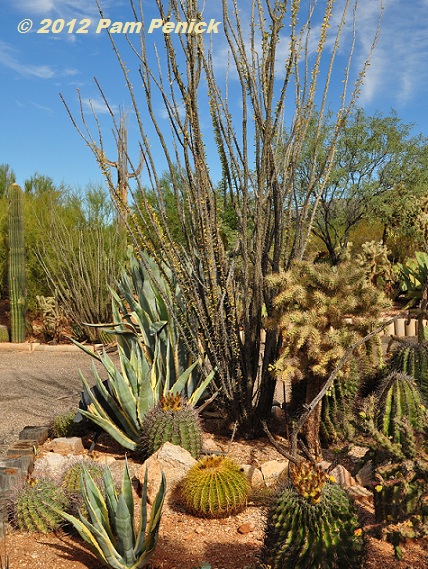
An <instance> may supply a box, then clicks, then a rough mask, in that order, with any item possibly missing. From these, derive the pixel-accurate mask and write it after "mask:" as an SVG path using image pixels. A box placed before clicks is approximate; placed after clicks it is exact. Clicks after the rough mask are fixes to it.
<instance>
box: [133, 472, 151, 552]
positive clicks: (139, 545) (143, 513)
mask: <svg viewBox="0 0 428 569" xmlns="http://www.w3.org/2000/svg"><path fill="white" fill-rule="evenodd" d="M147 479H148V468H147V466H146V473H145V475H144V482H143V488H142V490H141V502H140V525H139V527H138V531H137V535H136V539H135V545H134V552H135V555H136V556H137V557H140V555H141V554H142V552H143V551H144V540H145V534H146V526H147Z"/></svg>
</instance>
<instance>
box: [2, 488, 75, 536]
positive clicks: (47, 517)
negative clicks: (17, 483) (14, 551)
mask: <svg viewBox="0 0 428 569" xmlns="http://www.w3.org/2000/svg"><path fill="white" fill-rule="evenodd" d="M68 504H69V503H68V499H67V497H66V495H65V493H64V491H63V490H62V489H61V488H58V487H56V486H55V484H54V482H52V481H51V480H44V479H41V480H37V481H35V482H28V483H26V484H25V485H24V486H23V487H22V488H21V489H20V490H18V493H17V495H16V498H15V499H14V501H13V504H12V506H11V510H12V520H13V522H14V523H15V524H16V526H17V527H18V528H19V529H20V530H22V531H28V532H41V533H49V532H51V531H54V530H56V529H58V528H59V527H60V525H61V523H62V518H61V516H60V515H59V514H57V513H56V512H55V511H54V510H53V509H52V507H54V508H58V509H66V508H67V507H68Z"/></svg>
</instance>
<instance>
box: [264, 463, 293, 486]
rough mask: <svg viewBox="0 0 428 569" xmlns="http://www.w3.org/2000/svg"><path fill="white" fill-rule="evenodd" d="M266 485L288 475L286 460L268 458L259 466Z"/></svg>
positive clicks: (272, 483)
mask: <svg viewBox="0 0 428 569" xmlns="http://www.w3.org/2000/svg"><path fill="white" fill-rule="evenodd" d="M260 470H261V472H262V475H263V480H264V482H265V484H266V486H273V485H274V484H276V483H277V482H280V481H281V480H284V479H285V478H286V477H287V475H288V460H285V461H279V460H268V461H267V462H265V463H264V464H262V466H261V467H260Z"/></svg>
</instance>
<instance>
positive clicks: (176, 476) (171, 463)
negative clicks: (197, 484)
mask: <svg viewBox="0 0 428 569" xmlns="http://www.w3.org/2000/svg"><path fill="white" fill-rule="evenodd" d="M194 464H196V460H195V459H194V458H193V456H192V455H191V454H190V452H188V451H187V450H185V449H183V448H181V447H179V446H177V445H173V444H171V443H165V444H164V445H162V446H161V448H160V449H159V450H158V451H157V452H155V454H153V455H152V456H151V457H150V458H148V459H147V460H146V461H145V462H144V464H143V465H142V466H141V468H139V470H138V471H137V472H136V473H135V477H136V478H137V480H138V481H139V482H140V484H141V485H142V484H143V482H144V476H145V473H146V467H147V468H148V485H147V501H148V502H149V504H153V501H154V499H155V496H156V494H157V491H158V489H159V485H160V483H161V479H162V472H163V473H164V474H165V477H166V488H167V493H169V492H170V491H171V490H172V489H173V488H174V487H175V486H176V484H177V482H179V481H180V480H181V479H182V478H183V477H184V476H185V474H186V473H187V472H188V470H189V469H190V468H191V467H192V466H193V465H194Z"/></svg>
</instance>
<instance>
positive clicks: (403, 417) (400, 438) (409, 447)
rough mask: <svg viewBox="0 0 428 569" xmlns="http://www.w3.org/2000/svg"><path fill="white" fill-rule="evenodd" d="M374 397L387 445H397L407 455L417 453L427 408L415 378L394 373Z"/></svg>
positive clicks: (389, 375)
mask: <svg viewBox="0 0 428 569" xmlns="http://www.w3.org/2000/svg"><path fill="white" fill-rule="evenodd" d="M375 400H376V427H377V429H378V431H379V432H380V433H381V434H382V435H384V437H385V438H386V439H387V440H388V441H389V444H388V446H389V445H397V446H398V447H399V448H401V451H402V453H403V454H404V456H406V457H408V458H410V457H413V456H415V453H416V446H415V445H416V440H415V437H416V436H417V433H418V432H419V431H422V429H423V428H424V425H425V424H426V409H425V407H424V405H423V402H422V397H421V394H420V392H419V390H418V387H417V385H416V383H415V380H414V379H413V378H412V377H411V376H409V375H406V374H404V373H400V372H391V373H390V374H388V375H387V376H386V377H385V378H384V379H383V381H382V382H381V384H380V386H379V388H378V389H377V392H376V395H375Z"/></svg>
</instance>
